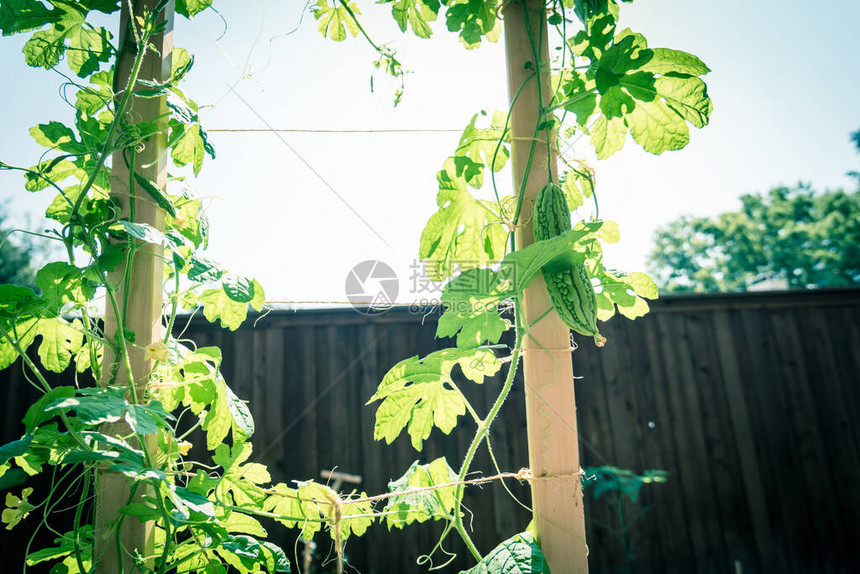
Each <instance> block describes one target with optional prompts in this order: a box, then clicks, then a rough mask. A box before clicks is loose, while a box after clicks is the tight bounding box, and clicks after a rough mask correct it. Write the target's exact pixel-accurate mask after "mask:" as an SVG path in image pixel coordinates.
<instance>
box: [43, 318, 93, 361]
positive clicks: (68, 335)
mask: <svg viewBox="0 0 860 574" xmlns="http://www.w3.org/2000/svg"><path fill="white" fill-rule="evenodd" d="M37 334H39V335H41V337H42V342H41V343H40V344H39V359H40V360H41V361H42V365H44V367H45V368H46V369H48V370H49V371H52V372H54V373H62V372H63V371H65V370H66V368H67V367H68V366H69V363H70V362H71V360H72V356H73V355H74V354H75V353H77V352H78V349H80V348H81V344H82V343H83V337H84V336H83V333H82V327H81V324H80V321H78V320H77V319H75V320H74V322H72V323H69V322H68V321H66V320H65V319H62V318H60V317H56V318H54V319H44V320H42V321H39V324H38V326H37Z"/></svg>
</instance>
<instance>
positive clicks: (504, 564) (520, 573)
mask: <svg viewBox="0 0 860 574" xmlns="http://www.w3.org/2000/svg"><path fill="white" fill-rule="evenodd" d="M461 574H549V565H548V564H547V563H546V558H544V555H543V552H541V549H540V547H539V546H538V545H537V542H535V539H534V536H533V535H532V534H531V532H521V533H519V534H515V535H514V536H512V537H511V538H508V539H507V540H505V541H504V542H502V543H501V544H499V545H498V546H496V547H495V548H494V549H493V550H491V551H490V553H489V554H487V555H486V556H484V558H483V559H482V560H481V561H480V562H479V563H478V564H476V565H475V566H473V567H472V568H469V569H468V570H464V571H463V572H461Z"/></svg>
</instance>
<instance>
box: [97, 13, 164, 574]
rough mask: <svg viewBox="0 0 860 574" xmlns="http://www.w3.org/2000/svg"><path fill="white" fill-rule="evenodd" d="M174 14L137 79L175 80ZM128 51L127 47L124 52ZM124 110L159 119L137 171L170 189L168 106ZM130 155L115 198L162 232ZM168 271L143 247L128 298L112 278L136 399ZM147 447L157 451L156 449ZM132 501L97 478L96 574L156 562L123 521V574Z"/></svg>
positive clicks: (127, 62) (116, 157)
mask: <svg viewBox="0 0 860 574" xmlns="http://www.w3.org/2000/svg"><path fill="white" fill-rule="evenodd" d="M131 4H132V6H133V9H134V12H135V15H140V14H142V12H143V10H149V11H151V12H152V11H154V10H155V8H156V6H157V5H158V4H159V0H134V1H132V2H131ZM173 15H174V2H173V0H171V1H170V2H169V3H168V4H167V7H166V8H165V9H164V10H163V12H162V18H163V19H164V20H165V23H166V27H165V29H164V33H163V34H161V35H158V36H153V37H152V38H151V39H150V44H151V46H152V48H154V50H153V49H152V48H150V50H149V51H148V52H147V54H146V57H145V58H144V60H143V63H142V65H141V68H140V74H139V76H138V77H139V79H145V80H154V81H158V82H164V81H166V80H167V79H168V78H169V77H170V72H171V62H172V53H173ZM129 19H130V14H129V3H128V2H125V1H124V2H122V12H121V15H120V34H119V41H120V44H119V45H120V46H121V49H120V52H121V57H120V60H119V62H117V69H116V78H115V82H114V85H115V86H117V89H122V87H124V86H125V84H126V82H127V81H128V78H129V76H130V74H131V70H132V64H133V62H134V59H135V51H136V49H135V38H134V35H133V34H131V32H130V30H129ZM123 46H124V47H125V49H122V47H123ZM121 97H122V94H117V98H121ZM126 111H127V112H128V111H132V112H133V114H134V118H135V122H138V121H145V122H152V121H157V122H159V125H160V127H161V128H162V129H160V130H159V131H158V133H156V134H155V135H153V136H151V137H149V138H148V139H147V140H145V142H143V143H144V148H143V149H142V150H141V151H139V152H137V153H136V158H135V171H136V172H137V173H139V174H141V175H143V176H144V177H147V178H149V179H150V180H152V181H154V182H156V183H157V184H158V186H159V188H160V189H164V186H165V184H166V183H167V116H166V112H167V106H166V103H165V101H164V98H136V97H133V98H132V99H131V100H130V103H129V106H128V109H127V110H126ZM126 152H127V150H126ZM128 157H129V156H128V154H127V153H126V155H124V152H123V150H120V151H116V152H114V153H113V156H112V159H111V170H112V171H111V195H112V196H113V197H115V198H117V199H119V201H120V203H121V205H122V210H123V216H124V217H129V216H130V214H131V211H130V209H129V207H130V202H131V201H134V220H135V221H136V222H137V223H147V224H149V225H151V226H153V227H155V228H156V229H158V230H160V231H163V230H164V212H163V211H162V210H161V209H160V208H159V207H158V206H157V205H155V204H154V203H153V202H152V201H151V200H150V199H149V197H148V196H147V195H146V193H141V190H140V189H139V188H137V193H135V194H134V197H133V198H131V197H130V196H129V168H128V165H127V161H128ZM163 266H164V263H163V260H162V248H161V247H160V246H156V245H152V244H149V243H145V244H141V245H139V247H138V249H137V250H136V251H135V254H134V257H133V260H132V265H131V267H130V273H131V280H130V281H129V282H128V283H127V284H128V292H127V293H126V292H125V290H124V287H123V285H124V281H123V271H124V268H125V266H124V265H121V266H120V267H119V268H118V270H117V271H116V272H115V273H113V274H112V275H111V277H110V278H109V280H110V281H111V283H112V284H113V285H115V286H117V297H116V298H117V301H118V303H119V305H120V307H121V308H122V306H123V301H127V309H126V313H125V325H124V326H125V328H126V329H127V330H130V331H133V332H134V333H135V344H134V345H132V346H129V359H130V363H131V371H132V373H133V377H134V381H133V382H134V385H135V388H136V389H137V396H138V397H142V396H143V393H144V389H145V387H146V381H147V376H148V374H149V371H150V370H151V368H152V364H153V362H152V360H151V359H147V358H146V355H145V352H144V349H145V347H146V346H147V345H149V344H150V343H154V342H157V341H159V340H161V338H162V337H163V327H162V320H161V313H162V281H163ZM116 330H117V317H116V315H115V313H114V311H113V308H112V306H111V305H110V304H108V305H106V311H105V336H106V337H107V339H108V340H114V334H115V332H116ZM113 359H114V357H113V354H112V353H111V352H110V350H107V352H106V353H105V360H104V365H105V369H104V373H103V377H102V378H103V380H107V378H108V377H109V376H110V373H109V368H107V367H108V366H109V365H111V364H112V362H113ZM128 383H129V381H128V377H127V374H126V370H125V369H124V368H123V367H122V366H120V368H119V369H118V370H117V375H116V379H115V382H114V384H115V385H119V386H122V385H127V384H128ZM106 426H107V428H105V429H103V432H105V433H106V434H111V435H115V436H118V435H128V434H130V432H131V431H130V429H129V427H128V425H127V424H126V423H125V422H124V421H119V422H117V423H114V424H112V425H106ZM141 446H142V447H143V448H148V449H149V451H150V452H153V453H154V448H152V445H141ZM142 494H143V488H140V489H139V490H138V491H137V496H138V497H140V496H141V495H142ZM129 496H130V489H129V485H128V483H127V480H126V478H125V477H124V476H123V475H121V474H118V473H106V472H104V471H103V469H102V471H100V472H98V474H97V476H96V511H95V513H96V515H95V519H96V520H95V524H96V530H95V540H94V542H95V552H94V559H95V560H97V565H96V573H97V574H116V573H117V572H120V571H124V572H126V573H129V572H138V569H136V568H135V566H134V561H133V560H132V556H133V555H134V554H135V552H137V553H138V554H139V555H140V556H146V557H151V556H152V555H153V551H154V539H153V524H152V523H151V522H147V523H141V522H140V521H139V520H138V519H136V518H129V519H127V520H124V521H123V522H122V529H121V533H120V541H121V544H122V547H123V551H122V554H123V557H124V558H123V567H122V570H121V569H120V566H119V557H118V556H117V551H116V540H115V537H116V526H117V518H118V517H119V509H120V508H122V507H123V506H125V505H126V504H127V503H128V501H129Z"/></svg>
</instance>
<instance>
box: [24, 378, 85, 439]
mask: <svg viewBox="0 0 860 574" xmlns="http://www.w3.org/2000/svg"><path fill="white" fill-rule="evenodd" d="M73 396H75V387H54V388H53V389H51V390H50V391H48V392H47V393H45V394H44V395H42V396H41V397H39V399H38V400H37V401H36V402H35V403H33V404H32V405H30V407H29V408H28V409H27V412H26V414H25V415H24V419H23V420H22V422H23V423H24V427H25V428H26V429H27V432H28V433H32V432H34V431H35V430H36V427H38V426H39V425H40V424H42V423H43V422H45V421H47V420H49V419H52V418H54V415H53V414H52V413H51V414H49V413H47V412H46V411H45V408H46V407H47V406H48V405H50V404H53V403H55V402H56V401H58V400H61V399H65V398H69V397H73Z"/></svg>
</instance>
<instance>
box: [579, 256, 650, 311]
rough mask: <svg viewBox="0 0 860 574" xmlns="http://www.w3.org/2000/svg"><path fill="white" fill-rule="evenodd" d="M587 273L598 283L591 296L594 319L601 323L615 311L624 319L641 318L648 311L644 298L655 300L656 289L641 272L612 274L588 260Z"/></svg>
mask: <svg viewBox="0 0 860 574" xmlns="http://www.w3.org/2000/svg"><path fill="white" fill-rule="evenodd" d="M589 274H590V275H591V276H592V277H596V278H597V279H598V281H600V285H599V286H600V288H599V289H597V290H595V296H596V298H597V318H598V319H600V320H601V321H607V320H608V319H609V318H610V317H612V316H613V315H615V312H616V308H617V309H618V313H620V314H621V315H623V316H624V317H627V318H628V319H631V320H632V319H636V318H637V317H642V316H643V315H646V314H647V313H648V311H649V309H650V307H649V306H648V302H647V301H646V299H656V298H657V286H656V285H655V284H654V280H653V279H651V278H650V277H649V276H648V275H646V274H645V273H640V272H633V273H629V274H623V273H619V272H615V273H613V272H611V271H609V270H607V269H606V268H604V267H603V265H601V264H600V263H598V262H597V261H591V262H590V270H589Z"/></svg>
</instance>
